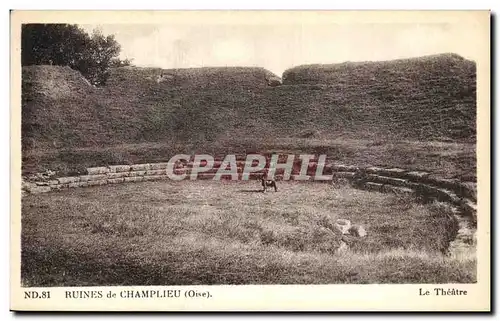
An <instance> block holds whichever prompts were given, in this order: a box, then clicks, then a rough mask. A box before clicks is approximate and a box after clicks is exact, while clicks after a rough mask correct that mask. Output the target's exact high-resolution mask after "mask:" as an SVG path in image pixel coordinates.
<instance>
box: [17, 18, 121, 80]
mask: <svg viewBox="0 0 500 321" xmlns="http://www.w3.org/2000/svg"><path fill="white" fill-rule="evenodd" d="M21 38H22V40H21V63H22V65H23V66H26V65H49V64H50V65H60V66H69V67H71V68H73V69H76V70H78V71H80V72H81V73H82V75H83V76H84V77H85V78H87V79H88V80H89V81H90V82H91V83H92V84H94V85H103V84H104V83H105V82H106V80H107V78H108V76H109V68H111V67H116V66H120V65H130V64H131V60H128V59H126V60H120V59H119V58H118V56H119V54H120V51H121V47H120V44H119V43H118V42H117V41H116V39H115V37H114V36H113V35H110V36H104V35H103V34H102V32H101V31H99V30H94V32H93V33H92V35H89V34H88V33H87V32H85V30H83V29H81V28H79V27H78V26H77V25H70V24H25V25H23V27H22V34H21Z"/></svg>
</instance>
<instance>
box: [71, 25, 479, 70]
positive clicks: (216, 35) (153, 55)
mask: <svg viewBox="0 0 500 321" xmlns="http://www.w3.org/2000/svg"><path fill="white" fill-rule="evenodd" d="M81 27H83V28H84V29H85V30H86V31H88V32H91V31H92V30H93V29H95V28H99V29H100V30H101V31H102V32H103V33H104V34H105V35H109V34H113V35H115V38H116V40H117V41H118V42H119V43H120V44H121V46H122V52H121V58H129V59H133V64H135V65H136V66H143V67H160V68H164V69H168V68H190V67H205V66H258V67H264V68H266V69H268V70H270V71H272V72H274V73H275V74H277V75H281V74H282V73H283V71H285V70H286V69H288V68H290V67H293V66H297V65H302V64H313V63H321V64H323V63H341V62H345V61H376V60H391V59H398V58H410V57H418V56H423V55H431V54H438V53H456V54H459V55H460V56H462V57H464V58H467V59H471V60H476V59H477V57H479V55H480V52H479V49H478V48H480V47H481V44H480V43H479V41H481V39H484V38H481V37H477V35H478V33H479V32H480V30H479V29H477V30H476V29H475V26H474V25H471V24H463V23H458V22H457V23H426V24H422V23H361V24H360V23H356V24H345V23H344V24H335V23H328V24H325V23H319V24H297V23H295V24H286V25H285V24H278V23H276V24H266V25H256V24H231V25H227V24H168V23H165V24H104V25H97V24H84V25H81ZM481 48H483V47H481Z"/></svg>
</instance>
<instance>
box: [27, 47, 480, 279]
mask: <svg viewBox="0 0 500 321" xmlns="http://www.w3.org/2000/svg"><path fill="white" fill-rule="evenodd" d="M178 154H186V155H190V156H192V157H194V155H197V154H206V155H211V156H212V157H213V160H214V164H213V168H210V169H207V170H206V171H204V172H203V173H202V174H201V175H198V176H197V179H196V180H190V179H189V173H190V172H191V171H192V170H193V158H191V159H189V160H186V161H185V162H184V163H176V164H175V167H174V169H175V171H176V173H177V174H186V175H187V176H186V179H184V180H172V179H171V177H170V176H169V174H168V173H167V166H168V161H169V160H170V159H171V158H172V157H173V156H174V155H178ZM300 154H310V155H316V156H319V155H326V159H327V161H326V164H325V165H324V167H322V170H321V174H323V175H328V176H329V177H330V179H329V180H327V181H320V182H316V181H314V180H313V179H311V180H303V181H302V180H298V179H296V177H297V175H298V174H299V171H300V164H299V165H297V166H296V164H295V163H294V165H293V171H292V173H291V179H290V180H283V179H282V178H283V174H284V171H283V170H279V169H278V170H277V171H276V176H275V178H276V181H277V185H278V187H279V190H278V192H276V193H274V192H273V191H271V192H268V193H260V192H259V188H260V185H259V184H260V183H259V182H258V181H257V179H258V178H260V177H261V176H262V175H265V174H266V173H267V172H268V170H269V167H268V166H266V167H265V168H263V169H262V170H259V171H255V172H253V173H252V174H251V175H249V180H243V179H241V178H242V173H243V172H244V165H245V160H246V159H247V156H248V155H262V156H263V157H264V158H265V159H266V160H269V159H270V158H271V156H272V155H280V159H282V161H286V156H287V155H300ZM226 155H235V161H236V164H237V169H236V173H237V178H238V179H237V180H234V179H230V177H229V178H228V179H222V180H220V179H219V178H220V176H218V177H217V178H218V179H215V178H216V175H217V174H216V173H217V170H218V169H219V167H220V166H221V164H222V163H223V160H224V158H225V157H226ZM317 167H318V159H317V157H316V158H314V159H312V161H311V162H310V163H309V165H308V166H307V168H306V172H307V174H308V175H314V174H315V173H317ZM304 168H305V167H304ZM360 171H361V172H362V175H358V173H359V172H360ZM224 177H225V176H223V178H224ZM22 178H23V179H22V225H23V234H22V242H23V245H22V247H23V248H22V271H21V272H22V278H23V282H24V283H25V284H27V285H32V286H46V285H50V286H54V285H58V286H60V285H138V284H140V285H160V284H170V285H179V284H263V283H267V284H276V283H279V284H291V283H325V284H330V283H453V282H456V283H472V282H476V281H477V280H476V236H475V233H476V225H477V214H476V203H477V182H476V64H475V63H474V62H473V61H469V60H467V59H464V58H462V57H460V56H458V55H456V54H439V55H432V56H424V57H419V58H409V59H399V60H392V61H380V62H345V63H340V64H331V65H320V64H316V65H302V66H297V67H293V68H290V69H288V70H286V71H285V72H284V73H283V75H275V74H273V73H272V72H270V71H267V70H265V69H263V68H255V67H204V68H187V69H169V70H163V69H160V68H141V67H120V68H115V69H112V70H111V74H110V77H109V79H108V81H107V83H106V85H104V86H102V87H94V86H91V85H90V84H89V83H88V82H87V81H86V80H85V79H84V78H83V77H82V76H81V74H80V73H79V72H77V71H75V70H72V69H71V68H69V67H61V66H44V65H38V66H25V67H23V68H22ZM339 221H348V222H349V224H350V223H351V222H352V224H353V225H357V226H361V227H362V229H363V231H364V232H363V233H359V232H358V233H357V235H352V234H353V233H348V232H346V231H344V230H342V228H340V229H339V228H338V224H337V223H336V222H339ZM336 224H337V225H336ZM53 230H57V231H58V233H56V234H49V233H48V231H53ZM93 253H94V254H95V253H100V254H99V255H93ZM185 265H189V266H191V268H187V267H186V266H185ZM129 274H131V275H134V277H130V278H129V277H128V276H127V275H129Z"/></svg>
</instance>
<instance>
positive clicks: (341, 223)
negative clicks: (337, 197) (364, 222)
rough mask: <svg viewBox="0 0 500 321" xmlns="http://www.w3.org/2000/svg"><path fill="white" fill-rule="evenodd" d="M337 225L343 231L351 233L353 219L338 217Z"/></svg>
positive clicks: (343, 232)
mask: <svg viewBox="0 0 500 321" xmlns="http://www.w3.org/2000/svg"><path fill="white" fill-rule="evenodd" d="M335 227H336V228H337V229H338V230H339V231H340V232H341V233H342V234H347V233H349V229H350V228H351V221H349V220H345V219H338V220H337V221H336V222H335Z"/></svg>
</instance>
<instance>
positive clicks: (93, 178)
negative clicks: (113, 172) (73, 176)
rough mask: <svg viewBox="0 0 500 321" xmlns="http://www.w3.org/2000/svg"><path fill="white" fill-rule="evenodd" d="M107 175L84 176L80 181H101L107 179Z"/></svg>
mask: <svg viewBox="0 0 500 321" xmlns="http://www.w3.org/2000/svg"><path fill="white" fill-rule="evenodd" d="M106 178H107V175H105V174H99V175H82V176H80V181H82V182H88V181H100V180H103V179H106Z"/></svg>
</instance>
